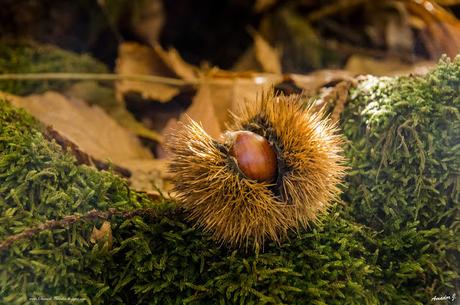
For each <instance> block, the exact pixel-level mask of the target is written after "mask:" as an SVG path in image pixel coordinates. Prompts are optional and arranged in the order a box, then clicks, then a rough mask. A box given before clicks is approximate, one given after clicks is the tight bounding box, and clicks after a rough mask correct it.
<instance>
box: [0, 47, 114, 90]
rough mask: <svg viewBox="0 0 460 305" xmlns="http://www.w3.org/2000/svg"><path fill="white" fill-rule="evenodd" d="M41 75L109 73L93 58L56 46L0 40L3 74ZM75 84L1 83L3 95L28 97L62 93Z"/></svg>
mask: <svg viewBox="0 0 460 305" xmlns="http://www.w3.org/2000/svg"><path fill="white" fill-rule="evenodd" d="M40 72H81V73H84V72H92V73H106V72H107V68H106V67H105V65H104V64H102V63H101V62H99V61H97V60H95V59H93V58H92V57H90V56H89V55H85V54H82V55H80V54H76V53H73V52H70V51H65V50H62V49H59V48H57V47H55V46H51V45H43V44H38V43H35V42H27V41H21V42H11V41H1V40H0V74H7V73H40ZM72 83H73V82H72V81H68V80H50V81H30V80H27V81H16V80H0V91H4V92H9V93H12V94H16V95H27V94H31V93H41V92H44V91H46V90H62V89H65V88H67V87H68V86H69V85H71V84H72Z"/></svg>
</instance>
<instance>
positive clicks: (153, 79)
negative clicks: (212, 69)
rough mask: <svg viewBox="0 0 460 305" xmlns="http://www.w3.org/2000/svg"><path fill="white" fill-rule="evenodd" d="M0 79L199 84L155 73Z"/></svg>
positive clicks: (3, 76)
mask: <svg viewBox="0 0 460 305" xmlns="http://www.w3.org/2000/svg"><path fill="white" fill-rule="evenodd" d="M0 80H99V81H120V80H129V81H139V82H146V83H159V84H165V85H171V86H184V85H196V84H199V80H188V81H185V80H182V79H177V78H169V77H163V76H155V75H143V74H114V73H67V72H64V73H57V72H56V73H55V72H51V73H8V74H0Z"/></svg>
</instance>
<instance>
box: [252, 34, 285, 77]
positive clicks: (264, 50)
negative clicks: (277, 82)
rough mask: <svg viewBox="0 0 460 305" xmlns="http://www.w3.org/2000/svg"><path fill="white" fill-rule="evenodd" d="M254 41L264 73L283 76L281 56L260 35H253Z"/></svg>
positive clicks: (256, 54) (257, 57)
mask: <svg viewBox="0 0 460 305" xmlns="http://www.w3.org/2000/svg"><path fill="white" fill-rule="evenodd" d="M252 35H253V39H254V52H255V56H256V59H257V61H258V62H259V64H260V65H261V67H262V70H263V72H268V73H276V74H281V72H282V71H281V70H282V68H281V60H280V58H281V57H280V54H279V52H278V51H277V50H275V49H274V48H273V47H272V46H271V45H270V44H269V43H268V42H267V41H266V40H265V39H264V38H263V37H262V35H260V34H259V33H257V32H255V31H254V33H253V34H252Z"/></svg>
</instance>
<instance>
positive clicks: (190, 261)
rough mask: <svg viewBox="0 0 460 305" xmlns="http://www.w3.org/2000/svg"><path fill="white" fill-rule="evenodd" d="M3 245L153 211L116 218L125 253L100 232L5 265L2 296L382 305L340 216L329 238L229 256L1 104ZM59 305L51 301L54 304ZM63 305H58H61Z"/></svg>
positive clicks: (23, 246)
mask: <svg viewBox="0 0 460 305" xmlns="http://www.w3.org/2000/svg"><path fill="white" fill-rule="evenodd" d="M0 105H1V106H0V110H1V112H0V113H1V117H0V131H1V137H0V150H1V151H2V155H1V158H0V178H1V179H2V180H4V182H3V183H2V185H1V188H0V198H2V199H1V200H0V211H1V215H2V223H3V224H5V225H4V226H2V230H1V231H0V240H2V239H4V238H6V237H7V236H9V235H12V234H15V233H18V232H22V231H23V230H24V229H25V227H31V226H32V227H33V226H34V225H37V224H39V223H41V222H43V221H45V220H49V219H62V218H63V217H64V216H65V215H68V214H74V213H84V212H87V211H89V210H91V209H93V208H97V209H98V210H102V211H103V210H107V208H108V207H116V208H117V209H123V210H127V209H128V210H129V209H133V208H136V207H141V206H146V205H149V206H151V207H158V209H159V210H162V211H164V213H163V215H162V217H159V218H157V219H150V218H141V217H134V218H132V219H128V220H124V219H121V218H116V217H114V218H113V219H111V223H112V230H113V240H114V241H113V248H112V249H111V250H108V249H107V246H101V245H99V244H97V243H96V244H92V243H90V242H89V240H90V234H91V229H92V227H93V225H94V224H96V225H97V226H99V225H100V221H97V222H83V223H77V224H74V225H72V226H70V228H68V229H59V230H53V231H50V230H47V231H44V232H42V233H40V234H39V235H37V236H34V237H31V238H29V239H27V240H23V241H18V242H16V243H14V244H13V246H12V247H11V248H10V249H9V250H8V251H3V253H1V254H0V262H1V263H0V283H1V285H0V287H2V288H1V290H0V297H1V300H2V301H3V302H6V303H9V304H24V303H26V302H27V300H29V298H34V297H36V298H40V297H41V298H51V299H53V298H54V297H57V298H65V297H69V298H76V299H84V300H86V301H87V302H88V304H90V303H91V304H107V303H111V304H183V303H184V302H185V303H190V304H219V303H235V304H258V303H261V304H280V303H288V304H296V303H299V304H303V303H304V302H305V300H310V301H312V302H314V303H317V304H322V303H321V302H323V303H324V302H325V300H328V302H327V303H328V304H334V303H336V304H345V303H356V304H363V303H371V300H372V299H373V296H372V292H371V290H370V289H369V288H370V286H369V285H370V283H371V281H370V280H369V273H370V272H371V268H370V266H367V264H366V263H365V260H364V258H363V254H364V251H365V249H364V248H363V246H362V245H361V244H360V243H359V242H358V241H356V239H357V238H356V237H355V235H358V234H360V227H359V226H358V225H356V224H354V223H353V222H351V221H346V220H344V219H341V218H340V217H339V214H338V213H332V214H331V215H330V216H329V217H328V219H327V220H325V226H324V227H323V228H318V229H314V230H312V231H309V232H303V233H301V234H300V236H292V240H291V242H286V243H285V244H283V245H281V247H278V246H276V245H268V246H267V247H266V249H265V253H263V254H256V253H252V252H246V251H244V250H241V251H237V250H235V251H233V250H228V249H226V248H225V247H219V245H217V244H216V243H215V242H214V241H212V240H210V239H209V238H208V236H205V235H203V234H202V233H201V232H199V231H196V230H195V229H193V228H191V225H190V224H189V223H187V222H186V221H185V220H184V218H185V215H184V214H183V213H182V212H181V211H180V210H177V209H174V208H173V207H171V204H170V203H169V204H168V203H167V202H147V201H146V200H145V199H142V197H141V199H142V200H141V201H140V202H139V198H138V197H139V196H138V195H137V194H136V193H134V192H129V191H128V188H127V187H126V185H125V183H124V182H123V181H122V180H121V179H119V178H117V177H115V176H113V175H112V174H110V173H108V172H97V171H95V170H93V169H91V168H88V167H86V166H76V165H74V163H73V161H74V160H73V158H72V157H71V156H69V155H66V154H63V153H62V151H61V150H60V148H59V147H58V146H57V145H55V144H54V143H50V142H48V141H46V140H45V138H44V137H43V135H42V133H41V127H40V125H39V124H38V123H37V122H35V121H34V120H33V119H31V118H30V117H29V116H28V115H26V114H25V113H23V112H21V111H17V110H13V109H12V108H11V107H10V106H9V105H8V104H7V103H5V102H3V103H1V104H0ZM50 302H51V300H50ZM55 302H56V303H57V302H58V300H55Z"/></svg>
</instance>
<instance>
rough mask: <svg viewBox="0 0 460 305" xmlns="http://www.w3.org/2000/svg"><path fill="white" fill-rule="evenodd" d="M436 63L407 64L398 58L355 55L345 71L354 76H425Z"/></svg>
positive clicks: (348, 62)
mask: <svg viewBox="0 0 460 305" xmlns="http://www.w3.org/2000/svg"><path fill="white" fill-rule="evenodd" d="M434 65H435V62H432V61H420V62H417V63H415V64H407V63H404V62H402V61H401V60H399V59H397V58H384V59H375V58H372V57H367V56H362V55H353V56H351V57H350V58H349V59H348V61H347V63H346V65H345V70H347V71H349V72H350V73H351V74H354V75H361V74H371V75H376V76H398V75H408V74H411V73H412V74H425V73H426V72H428V71H429V70H430V69H432V68H433V66H434Z"/></svg>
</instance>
